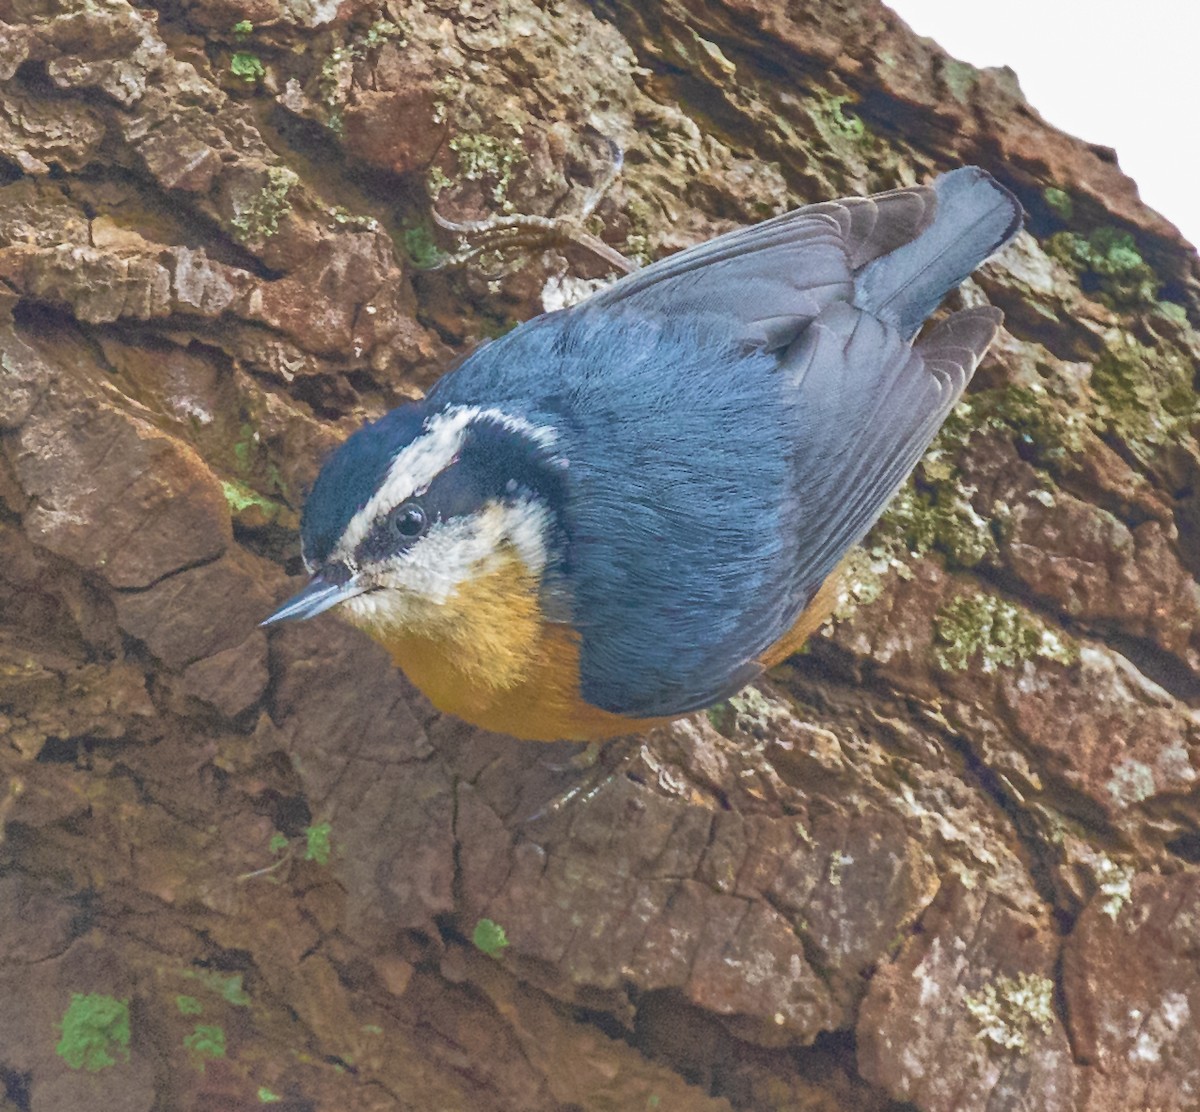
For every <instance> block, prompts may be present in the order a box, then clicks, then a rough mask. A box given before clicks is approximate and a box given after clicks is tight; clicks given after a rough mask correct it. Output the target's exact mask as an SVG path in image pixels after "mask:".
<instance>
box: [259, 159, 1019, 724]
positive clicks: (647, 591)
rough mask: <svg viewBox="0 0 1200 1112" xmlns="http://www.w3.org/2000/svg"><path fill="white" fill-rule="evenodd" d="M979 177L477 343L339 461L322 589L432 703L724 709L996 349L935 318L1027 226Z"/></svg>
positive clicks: (809, 628)
mask: <svg viewBox="0 0 1200 1112" xmlns="http://www.w3.org/2000/svg"><path fill="white" fill-rule="evenodd" d="M1022 219H1023V212H1022V208H1021V205H1020V202H1019V201H1018V200H1017V198H1016V197H1015V196H1014V195H1013V194H1012V193H1011V192H1010V191H1009V190H1008V189H1007V188H1006V187H1005V186H1002V185H1001V184H999V183H998V182H997V181H996V180H995V179H994V178H993V177H992V176H991V175H990V174H988V173H987V172H986V171H984V170H982V169H980V168H978V167H973V166H966V167H960V168H958V169H955V170H952V171H950V172H948V173H944V174H942V175H941V176H939V177H937V178H935V179H934V180H933V181H932V182H931V183H929V184H925V185H916V186H910V187H906V188H898V189H893V190H890V191H888V192H883V193H877V194H874V195H873V196H869V197H851V198H844V199H841V200H834V201H826V202H822V203H817V204H811V205H807V206H805V207H802V208H798V209H795V210H793V211H791V212H787V213H785V214H783V215H781V216H777V217H775V218H773V219H770V220H767V221H766V222H764V223H761V224H758V225H754V226H751V227H747V228H742V229H737V230H734V231H731V232H728V233H726V234H724V235H721V236H718V237H717V238H715V239H712V240H710V241H708V242H704V243H700V244H698V245H696V246H694V247H691V248H689V249H686V250H683V251H681V252H679V253H676V254H674V255H670V256H668V257H666V258H663V259H661V260H659V261H658V262H655V263H653V264H651V265H649V266H646V267H644V268H643V269H641V270H637V271H634V272H633V273H631V274H629V275H628V276H626V277H624V278H622V279H620V280H619V281H617V282H615V283H614V284H612V285H611V286H609V287H607V288H605V289H602V290H600V291H599V292H597V293H595V294H593V295H592V296H591V297H589V298H588V299H587V300H585V301H582V302H580V303H579V304H577V305H574V306H572V307H570V308H566V309H562V310H558V311H555V312H549V313H545V314H543V315H541V316H538V317H535V318H533V319H531V320H529V321H526V322H525V323H524V324H522V325H520V326H518V327H517V328H515V329H513V330H512V331H511V332H509V333H507V334H506V335H504V336H502V337H500V338H499V339H495V340H492V341H490V342H488V343H486V344H484V345H483V346H480V347H478V348H476V349H475V350H474V351H473V352H472V353H471V354H470V355H469V356H468V357H467V358H466V359H465V360H463V361H462V362H461V363H460V364H459V365H458V366H457V367H455V368H454V369H452V370H450V371H448V372H447V373H446V374H444V375H443V376H442V377H441V378H440V379H439V380H438V381H437V382H436V383H435V385H434V386H433V388H432V389H431V390H430V392H429V393H428V394H427V395H426V396H425V397H424V398H423V399H422V400H420V401H416V402H412V403H408V404H405V405H402V406H401V407H399V408H397V409H395V410H392V411H391V412H389V413H387V414H386V415H384V416H383V417H381V418H379V419H378V420H375V421H373V422H369V423H367V424H366V425H364V426H363V427H361V428H360V429H358V430H357V431H356V432H355V433H353V434H352V435H351V436H350V437H349V438H348V439H346V440H345V441H344V442H343V443H342V444H341V445H340V446H339V447H338V448H336V449H335V450H334V452H333V453H332V455H331V456H330V457H329V459H328V460H327V461H326V462H325V463H324V465H323V466H322V468H321V469H320V472H319V474H318V476H317V479H316V481H315V483H314V484H313V487H312V490H311V492H310V494H309V496H308V498H307V500H306V502H305V505H304V508H303V512H302V516H301V525H300V540H301V555H302V557H303V562H304V565H305V568H306V569H307V571H308V573H309V575H310V580H309V582H308V584H307V586H305V587H304V588H303V589H302V590H301V591H300V592H299V593H298V594H296V595H295V596H294V597H292V598H291V599H290V600H288V601H287V602H286V603H284V604H283V605H282V606H280V607H279V609H277V610H276V611H275V612H274V613H273V614H272V615H270V617H268V618H267V619H266V620H265V621H264V622H263V623H262V624H263V625H270V624H274V623H277V622H281V621H289V620H299V619H310V618H313V617H315V616H317V615H318V614H322V613H324V612H325V611H328V610H331V609H333V608H335V607H336V608H337V611H338V613H339V615H341V616H344V617H345V618H346V619H348V620H349V622H351V623H352V624H353V625H355V626H358V627H360V628H362V629H364V630H365V631H366V632H367V633H368V634H370V635H371V636H373V637H374V638H375V639H376V640H378V641H379V642H381V643H382V644H383V645H384V646H385V647H386V648H387V649H388V650H389V652H390V653H391V656H392V659H393V661H394V662H395V664H396V665H398V666H399V667H400V668H401V669H402V670H403V671H404V672H405V673H406V674H407V676H408V678H409V679H410V680H411V681H412V682H413V683H414V684H415V685H416V686H417V687H418V688H420V689H421V690H422V691H423V692H424V693H425V695H426V696H427V697H428V698H429V699H430V701H431V702H432V703H433V704H434V705H435V706H436V707H437V708H438V709H440V710H441V711H444V712H449V713H451V714H454V715H456V716H458V717H459V718H461V719H463V720H465V721H467V722H469V723H471V724H473V725H476V726H479V727H482V728H484V729H487V730H491V731H495V732H499V733H503V734H508V735H511V736H513V737H515V738H519V739H525V740H531V741H560V740H561V741H576V742H589V743H598V742H600V741H602V740H606V739H609V738H614V737H617V736H620V735H627V734H632V733H637V732H641V731H643V730H645V729H648V728H650V727H652V726H656V725H659V724H662V723H666V722H670V721H672V720H675V719H677V718H680V717H682V716H684V715H687V714H690V713H692V712H694V711H697V710H700V709H703V708H706V707H709V706H712V705H714V704H716V703H719V702H721V701H723V700H725V699H727V698H729V697H730V696H732V695H734V694H735V693H736V692H738V691H739V690H740V689H741V688H743V687H744V686H745V685H747V684H749V683H750V682H751V681H753V680H755V679H756V678H757V677H759V676H761V675H762V673H763V672H764V671H765V670H766V669H768V668H770V667H772V666H773V665H775V664H777V663H779V662H781V661H782V660H784V659H786V658H787V657H788V656H790V655H792V654H793V653H795V652H796V651H798V650H799V649H800V647H802V645H803V644H804V642H805V640H806V639H807V638H808V637H809V636H810V635H811V634H812V633H813V632H814V631H815V630H816V629H818V628H819V627H820V625H821V624H822V623H823V621H824V620H825V618H826V617H827V616H828V615H829V614H830V613H831V611H832V609H833V607H834V605H835V601H836V597H837V589H836V584H837V574H836V571H837V569H838V567H839V565H840V564H841V563H842V561H843V559H844V558H845V557H846V555H847V553H848V551H849V550H850V549H851V548H852V547H853V546H854V545H855V544H856V543H857V542H858V541H859V540H861V539H862V537H863V536H864V535H865V534H866V532H867V531H868V530H869V529H870V527H871V526H872V525H873V524H874V522H875V521H876V520H877V519H878V518H879V517H880V515H881V514H882V513H883V511H884V509H885V508H886V506H887V504H888V502H889V500H890V499H891V498H892V497H893V495H894V494H895V493H896V492H897V490H898V489H899V488H900V486H901V485H902V484H903V483H904V481H905V479H906V478H907V477H908V475H909V474H910V473H911V471H912V470H913V468H914V467H915V466H916V464H917V463H918V461H919V460H920V458H921V456H922V454H923V453H924V452H925V450H926V448H927V447H928V446H929V444H930V441H931V440H932V439H933V437H934V435H935V434H936V433H937V431H938V429H939V428H940V427H941V425H942V423H943V421H944V420H945V419H946V417H947V415H948V414H949V413H950V411H951V409H952V408H953V407H954V405H955V403H956V402H957V401H958V399H959V397H960V395H961V394H962V392H963V389H964V388H965V386H966V385H967V383H968V382H969V380H970V379H971V376H972V374H973V373H974V371H975V368H976V367H977V366H978V364H979V361H980V360H981V359H982V357H983V355H984V353H985V352H986V351H987V348H988V345H989V344H990V343H991V342H992V340H993V339H994V338H995V336H996V334H997V331H998V330H999V328H1000V325H1001V322H1002V319H1003V318H1002V314H1001V312H1000V311H999V310H998V309H995V308H993V307H991V306H986V305H985V306H980V307H974V308H967V309H961V310H959V311H956V312H952V313H950V314H949V315H947V316H945V317H944V319H941V320H940V321H938V322H935V323H934V324H932V325H930V326H929V327H928V328H924V327H923V326H925V325H926V322H927V319H928V318H929V317H930V316H931V314H933V313H934V312H935V310H936V309H937V308H938V306H939V305H940V303H941V302H942V300H943V298H944V297H945V296H946V295H947V294H948V293H949V292H950V291H951V290H953V289H955V288H957V287H958V286H959V285H960V284H961V283H962V282H963V281H964V280H965V279H966V278H967V277H968V276H969V275H970V274H971V273H972V272H973V271H974V270H975V269H976V268H977V267H978V266H979V265H980V264H981V263H983V262H984V261H985V260H986V259H988V258H989V257H991V256H992V255H993V254H995V253H996V252H997V251H999V250H1000V249H1001V248H1002V247H1003V246H1004V245H1005V244H1006V243H1007V242H1008V241H1009V240H1010V239H1012V238H1013V236H1015V235H1016V234H1017V232H1018V230H1019V229H1020V227H1021V225H1022Z"/></svg>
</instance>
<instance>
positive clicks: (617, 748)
mask: <svg viewBox="0 0 1200 1112" xmlns="http://www.w3.org/2000/svg"><path fill="white" fill-rule="evenodd" d="M629 741H630V738H629V737H616V738H610V739H609V740H608V741H603V742H598V741H590V742H588V743H587V745H586V746H585V747H584V748H583V749H582V750H581V751H580V752H578V753H576V754H575V755H574V756H573V757H572V758H571V759H570V760H569V761H568V762H567V765H566V766H559V767H560V768H563V767H573V768H575V769H576V770H578V771H580V772H584V773H586V775H585V776H583V777H582V779H580V780H579V782H578V783H575V784H572V785H571V786H570V787H569V788H567V789H566V790H565V791H561V792H559V793H558V795H556V796H555V797H554V798H553V799H551V800H550V801H549V802H547V803H543V804H542V806H541V807H539V808H538V809H537V810H536V811H534V813H533V814H532V815H530V816H529V817H528V818H526V819H525V820H524V822H523V823H522V825H527V824H529V823H532V822H537V821H538V820H539V819H544V818H548V817H549V816H550V815H553V814H557V813H558V812H559V811H561V810H562V809H563V808H564V807H566V805H567V804H568V803H572V802H574V803H575V804H576V806H582V805H584V804H586V803H588V802H589V801H590V800H592V799H595V798H596V796H597V795H599V794H600V793H601V792H602V791H603V790H604V789H605V788H606V787H608V785H609V784H611V783H612V782H613V781H614V780H615V779H616V778H617V776H618V775H619V774H620V772H621V770H622V769H623V768H625V766H626V765H628V764H629V763H630V762H631V761H632V760H633V758H634V756H635V755H636V754H637V753H638V752H640V748H639V747H633V746H629V745H628V744H627V743H628V742H629ZM613 753H616V754H617V757H616V759H615V760H613V761H608V760H606V759H605V758H607V757H608V756H609V755H610V754H613Z"/></svg>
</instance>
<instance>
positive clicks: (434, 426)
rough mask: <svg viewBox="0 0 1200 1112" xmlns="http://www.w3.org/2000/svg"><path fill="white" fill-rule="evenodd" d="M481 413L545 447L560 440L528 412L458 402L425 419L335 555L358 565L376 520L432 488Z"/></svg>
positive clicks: (349, 526) (350, 525)
mask: <svg viewBox="0 0 1200 1112" xmlns="http://www.w3.org/2000/svg"><path fill="white" fill-rule="evenodd" d="M481 418H482V419H484V420H492V421H496V422H497V423H498V424H501V425H503V426H504V427H505V428H507V429H511V430H512V431H514V432H519V433H521V434H523V435H525V436H528V437H529V438H530V439H532V440H533V441H535V442H536V443H537V444H539V445H541V446H542V447H544V448H549V447H552V446H553V445H554V443H555V441H556V440H557V436H556V434H555V431H554V429H552V428H548V427H546V426H543V425H534V424H532V423H531V422H529V421H526V420H525V419H524V418H523V417H516V416H514V415H512V414H509V413H505V412H503V411H502V410H499V409H484V408H481V407H480V406H473V405H458V406H450V407H448V408H446V409H443V410H441V411H440V412H438V413H435V414H433V415H432V416H430V417H429V418H428V420H426V422H425V431H424V433H423V434H422V435H421V436H419V437H417V439H416V440H414V441H412V443H410V444H407V445H405V446H404V447H403V448H401V449H400V451H399V452H397V453H396V455H395V457H394V458H393V459H392V462H391V464H390V465H389V467H388V471H387V474H386V475H385V476H384V477H383V481H382V482H381V483H380V484H379V488H378V489H377V490H376V491H375V493H374V494H373V495H372V496H371V498H370V500H369V501H368V502H367V504H366V505H365V506H363V508H362V509H361V510H359V511H358V513H356V514H355V515H354V516H353V517H352V518H351V519H350V521H349V523H348V524H347V525H346V528H345V531H344V532H343V533H342V536H341V539H340V540H339V541H338V543H337V547H336V548H335V550H334V555H335V556H336V557H337V558H339V559H341V560H344V561H346V562H348V563H349V564H350V565H351V566H352V567H353V566H355V562H354V559H353V557H354V551H355V549H356V548H358V546H359V545H360V544H361V543H362V541H363V540H364V539H365V538H366V536H367V534H368V533H369V532H370V530H371V526H372V525H373V524H374V523H375V522H376V521H377V520H378V519H379V518H381V517H383V516H384V515H385V514H387V513H389V512H390V511H391V510H393V509H395V508H396V507H397V506H399V505H400V504H401V503H403V502H406V501H407V500H408V499H409V498H412V497H413V495H415V494H421V493H423V492H424V491H425V490H427V489H428V488H429V485H430V483H432V482H433V480H434V479H436V478H437V477H438V476H439V475H440V474H441V473H442V472H443V471H445V470H446V468H447V467H449V466H451V464H453V463H454V461H455V460H456V459H457V458H458V453H459V452H460V451H461V450H462V445H463V440H464V439H465V438H466V434H467V428H468V427H469V426H470V424H471V422H472V421H476V420H479V419H481Z"/></svg>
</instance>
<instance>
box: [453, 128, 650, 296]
mask: <svg viewBox="0 0 1200 1112" xmlns="http://www.w3.org/2000/svg"><path fill="white" fill-rule="evenodd" d="M607 142H608V145H609V151H610V154H611V158H610V160H609V167H608V169H607V170H606V171H605V173H604V176H603V177H602V178H601V179H600V181H599V182H598V183H597V184H596V185H595V186H594V187H593V188H592V189H591V190H590V191H589V192H588V194H587V196H586V197H585V198H584V202H583V207H582V208H581V209H580V211H579V212H578V213H576V214H564V215H562V216H536V215H533V214H528V215H526V214H516V215H512V216H492V217H489V218H488V219H486V220H448V219H447V218H446V217H444V216H442V214H441V213H440V212H438V211H437V209H436V208H434V209H432V210H431V215H432V216H433V220H434V223H435V224H437V225H438V227H439V228H445V229H446V231H448V232H452V233H453V234H454V235H456V236H458V237H459V238H460V240H461V247H460V248H459V250H458V251H456V252H455V253H454V254H453V255H447V256H445V257H444V258H442V259H441V260H440V261H439V262H438V263H437V264H436V265H435V266H434V268H433V269H435V270H439V269H443V268H445V267H451V266H463V265H465V264H466V263H469V262H471V261H472V260H473V259H477V258H478V257H479V256H480V255H483V254H486V253H488V252H496V253H504V252H508V251H517V250H528V249H532V250H538V249H542V250H544V249H546V248H547V247H569V246H571V245H574V246H577V247H582V248H584V250H586V251H590V252H591V253H592V254H593V255H595V256H597V257H598V258H601V259H603V260H604V261H605V262H606V263H608V264H609V266H612V267H614V268H615V269H616V270H618V271H620V272H621V273H622V274H630V273H632V272H633V271H634V270H636V269H637V266H636V264H635V263H633V262H631V261H630V260H629V259H627V258H625V256H624V255H622V254H621V253H620V251H618V250H616V248H614V247H610V246H609V245H608V244H607V243H605V242H604V241H603V240H602V239H600V237H599V236H595V235H593V234H592V233H591V232H589V231H588V230H587V229H586V228H585V227H584V224H585V223H586V221H587V219H588V217H590V216H591V215H592V213H594V212H595V211H596V206H597V205H598V204H599V203H600V201H601V199H602V198H603V197H604V195H605V194H606V193H607V192H608V190H609V189H610V188H611V187H612V184H613V182H614V181H616V179H617V175H618V174H619V173H620V172H621V166H622V165H623V163H624V154H623V152H622V151H621V148H620V147H619V146H618V145H617V144H616V143H615V142H614V141H613V140H611V139H608V140H607Z"/></svg>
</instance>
